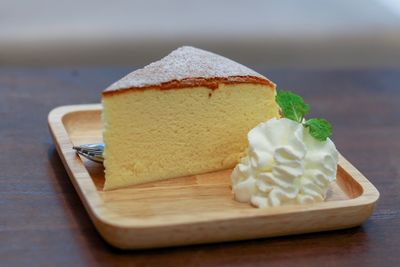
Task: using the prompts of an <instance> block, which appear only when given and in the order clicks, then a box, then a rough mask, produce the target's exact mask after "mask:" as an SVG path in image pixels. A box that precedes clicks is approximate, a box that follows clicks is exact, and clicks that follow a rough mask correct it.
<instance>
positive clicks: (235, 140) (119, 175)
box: [103, 83, 279, 190]
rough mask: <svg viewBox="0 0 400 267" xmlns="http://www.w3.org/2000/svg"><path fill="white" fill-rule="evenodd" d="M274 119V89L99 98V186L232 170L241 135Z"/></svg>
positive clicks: (224, 87) (223, 87) (241, 87)
mask: <svg viewBox="0 0 400 267" xmlns="http://www.w3.org/2000/svg"><path fill="white" fill-rule="evenodd" d="M278 116H279V114H278V107H277V105H276V103H275V88H273V87H270V86H268V85H264V84H255V83H237V84H224V83H220V84H219V87H218V88H217V89H215V90H212V89H209V88H207V87H188V88H179V89H168V90H160V89H158V88H150V89H146V90H129V91H126V92H122V93H117V94H112V95H105V96H103V122H104V132H103V138H104V143H105V161H104V165H105V169H106V181H105V185H104V189H105V190H109V189H115V188H119V187H124V186H128V185H134V184H140V183H145V182H151V181H156V180H162V179H166V178H172V177H181V176H187V175H193V174H200V173H205V172H211V171H216V170H221V169H226V168H232V167H234V166H235V165H236V163H237V162H238V160H239V158H240V157H241V155H242V154H243V153H244V152H245V150H246V148H247V133H248V131H249V130H250V129H252V128H253V127H255V126H256V125H257V124H258V123H260V122H263V121H266V120H268V119H270V118H272V117H278Z"/></svg>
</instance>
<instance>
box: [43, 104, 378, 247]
mask: <svg viewBox="0 0 400 267" xmlns="http://www.w3.org/2000/svg"><path fill="white" fill-rule="evenodd" d="M48 119H49V126H50V131H51V134H52V137H53V139H54V144H55V145H56V147H57V151H58V153H59V155H60V157H61V159H62V161H63V164H64V166H65V168H66V170H67V172H68V175H69V177H70V179H71V181H72V183H73V185H74V187H75V189H76V191H77V192H78V194H79V196H80V198H81V200H82V202H83V204H84V206H85V208H86V210H87V212H88V213H89V215H90V218H91V219H92V221H93V223H94V224H95V226H96V228H97V230H98V231H99V232H100V234H101V235H102V236H103V238H104V239H105V240H107V241H108V242H109V243H110V244H112V245H114V246H116V247H118V248H123V249H143V248H155V247H166V246H178V245H188V244H199V243H210V242H222V241H231V240H244V239H253V238H262V237H271V236H279V235H289V234H299V233H307V232H316V231H325V230H333V229H342V228H347V227H353V226H357V225H360V224H361V223H362V222H363V221H365V220H366V219H367V218H368V217H369V216H370V215H371V213H372V211H373V209H374V206H375V203H376V201H377V200H378V198H379V192H378V191H377V190H376V188H375V187H374V186H373V185H372V184H371V183H370V182H369V181H368V180H367V179H366V178H365V177H364V176H363V175H362V174H361V173H360V172H359V171H358V170H357V169H356V168H354V167H353V166H352V165H351V164H350V163H349V162H348V161H347V160H346V159H345V158H344V157H343V156H340V160H339V166H338V174H337V181H336V182H335V183H333V184H332V186H331V188H330V190H329V192H328V197H327V200H326V201H325V202H322V203H317V204H310V205H302V206H300V205H293V206H283V207H276V208H267V209H257V208H253V207H251V206H250V205H248V204H244V203H239V202H236V201H234V200H233V196H232V193H231V189H230V173H231V170H224V171H220V172H214V173H208V174H202V175H196V176H190V177H182V178H175V179H170V180H166V181H161V182H154V183H149V184H144V185H138V186H131V187H127V188H123V189H118V190H113V191H103V190H102V188H103V184H104V172H103V171H104V170H103V166H102V165H101V164H97V163H93V162H89V161H87V160H86V159H84V158H81V157H80V156H78V155H77V154H76V153H75V151H74V150H73V149H72V146H73V145H80V144H86V143H97V142H102V130H101V127H102V126H101V105H100V104H90V105H74V106H63V107H58V108H56V109H54V110H52V111H51V112H50V114H49V118H48Z"/></svg>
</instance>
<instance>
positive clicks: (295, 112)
mask: <svg viewBox="0 0 400 267" xmlns="http://www.w3.org/2000/svg"><path fill="white" fill-rule="evenodd" d="M275 101H276V102H277V103H278V105H279V107H280V108H281V111H282V115H283V116H284V117H285V118H288V119H290V120H294V121H297V122H299V123H302V121H303V118H304V116H305V115H306V114H307V113H308V112H309V111H310V107H309V106H308V105H307V104H306V103H304V100H303V98H302V97H301V96H299V95H296V94H294V93H292V92H290V91H282V90H278V92H277V94H276V97H275Z"/></svg>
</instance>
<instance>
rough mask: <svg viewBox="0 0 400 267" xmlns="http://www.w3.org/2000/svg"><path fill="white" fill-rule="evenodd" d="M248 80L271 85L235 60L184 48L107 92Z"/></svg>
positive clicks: (128, 77) (132, 75) (140, 70)
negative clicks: (185, 82) (180, 83)
mask: <svg viewBox="0 0 400 267" xmlns="http://www.w3.org/2000/svg"><path fill="white" fill-rule="evenodd" d="M246 76H247V77H249V76H250V77H255V78H258V79H262V80H266V81H268V82H269V80H268V79H267V78H265V77H264V76H262V75H261V74H259V73H257V72H255V71H253V70H251V69H249V68H247V67H245V66H243V65H242V64H239V63H237V62H235V61H233V60H230V59H228V58H225V57H223V56H220V55H217V54H214V53H212V52H208V51H205V50H202V49H198V48H195V47H191V46H183V47H180V48H178V49H176V50H174V51H172V52H171V53H170V54H169V55H167V56H166V57H164V58H162V59H160V60H158V61H156V62H153V63H151V64H149V65H147V66H146V67H144V68H142V69H139V70H136V71H133V72H131V73H129V74H128V75H126V76H125V77H123V78H122V79H120V80H119V81H117V82H115V83H113V84H112V85H110V86H109V87H108V88H107V89H106V90H105V92H109V91H117V90H123V89H129V88H143V87H150V86H160V85H162V84H164V83H167V82H171V81H182V80H187V79H199V78H200V79H211V78H229V77H246Z"/></svg>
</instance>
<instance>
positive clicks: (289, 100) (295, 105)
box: [275, 90, 332, 141]
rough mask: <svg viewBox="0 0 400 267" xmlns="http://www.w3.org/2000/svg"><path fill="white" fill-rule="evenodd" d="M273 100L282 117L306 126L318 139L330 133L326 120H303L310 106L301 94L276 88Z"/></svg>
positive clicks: (324, 139) (326, 136)
mask: <svg viewBox="0 0 400 267" xmlns="http://www.w3.org/2000/svg"><path fill="white" fill-rule="evenodd" d="M275 100H276V103H278V105H279V107H280V108H281V112H282V115H283V117H285V118H288V119H290V120H293V121H296V122H298V123H302V124H303V125H304V127H306V128H308V130H309V132H310V135H311V136H312V137H314V138H315V139H317V140H318V141H326V139H327V138H328V137H329V136H331V135H332V126H331V124H330V123H329V122H328V121H327V120H325V119H315V118H314V119H309V120H304V117H305V115H307V114H308V112H309V111H310V106H309V105H307V104H306V103H305V102H304V100H303V98H302V97H301V96H299V95H296V94H294V93H292V92H290V91H282V90H278V92H277V94H276V97H275Z"/></svg>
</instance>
